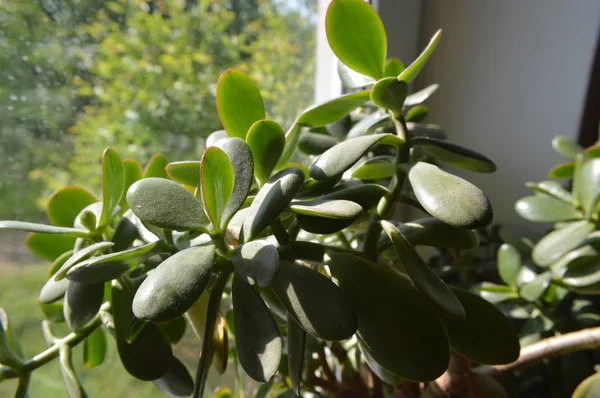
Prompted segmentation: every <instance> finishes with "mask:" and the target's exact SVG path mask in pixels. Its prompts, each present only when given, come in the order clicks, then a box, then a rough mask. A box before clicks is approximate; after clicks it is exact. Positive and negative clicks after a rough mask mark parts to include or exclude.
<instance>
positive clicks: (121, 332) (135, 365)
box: [111, 280, 173, 380]
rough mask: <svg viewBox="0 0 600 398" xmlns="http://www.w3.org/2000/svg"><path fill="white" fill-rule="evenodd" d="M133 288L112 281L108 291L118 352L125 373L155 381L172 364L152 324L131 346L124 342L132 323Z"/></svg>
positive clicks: (165, 342) (162, 338) (161, 336)
mask: <svg viewBox="0 0 600 398" xmlns="http://www.w3.org/2000/svg"><path fill="white" fill-rule="evenodd" d="M134 294H135V286H134V285H133V284H132V283H128V284H127V285H124V284H123V281H119V280H114V281H113V282H112V290H111V309H112V313H113V319H114V324H115V339H116V341H117V350H118V352H119V357H120V358H121V362H122V363H123V366H124V367H125V370H127V372H129V374H131V375H132V376H133V377H135V378H137V379H140V380H156V379H158V378H160V377H162V376H163V375H165V373H166V372H167V370H168V369H169V366H170V364H171V362H172V360H173V352H172V349H171V344H170V343H169V341H168V340H167V338H166V337H165V336H164V334H163V333H162V332H161V331H160V330H159V329H158V325H154V324H152V323H149V324H147V325H146V326H145V327H144V331H143V333H140V335H139V336H138V337H137V338H136V339H135V340H134V341H133V342H132V343H128V342H127V336H128V333H129V326H130V325H131V322H132V321H133V319H134V315H133V312H132V309H131V307H132V302H133V296H134Z"/></svg>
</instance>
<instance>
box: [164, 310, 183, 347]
mask: <svg viewBox="0 0 600 398" xmlns="http://www.w3.org/2000/svg"><path fill="white" fill-rule="evenodd" d="M159 327H160V330H162V331H163V333H165V334H166V335H167V337H168V339H169V341H170V342H171V344H173V345H175V344H177V343H179V342H180V341H181V339H182V338H183V336H184V335H185V331H186V328H187V322H186V320H185V318H184V317H182V316H180V317H179V318H175V319H173V320H172V321H171V322H167V323H161V324H160V325H159Z"/></svg>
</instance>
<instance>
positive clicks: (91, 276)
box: [66, 242, 158, 283]
mask: <svg viewBox="0 0 600 398" xmlns="http://www.w3.org/2000/svg"><path fill="white" fill-rule="evenodd" d="M157 243H158V242H152V243H147V244H145V245H141V246H136V247H132V248H131V249H128V250H124V251H122V252H115V253H109V254H105V255H102V256H97V257H92V258H89V259H87V260H84V261H81V262H79V263H77V264H75V265H73V267H71V268H70V269H69V270H68V271H67V274H66V276H67V278H68V279H69V280H71V281H75V282H83V283H98V282H108V281H110V280H113V279H115V278H118V277H119V276H121V275H123V274H124V273H125V272H127V271H129V269H130V267H129V263H130V262H131V261H133V260H137V259H141V258H143V257H145V256H149V254H150V253H151V252H152V250H153V249H154V248H155V247H156V245H157Z"/></svg>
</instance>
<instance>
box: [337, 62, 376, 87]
mask: <svg viewBox="0 0 600 398" xmlns="http://www.w3.org/2000/svg"><path fill="white" fill-rule="evenodd" d="M337 71H338V76H339V77H340V80H341V81H342V85H343V86H344V87H346V88H349V89H353V88H363V87H366V86H369V85H371V84H373V83H375V79H373V78H372V77H369V76H365V75H362V74H360V73H358V72H355V71H353V70H352V69H350V68H348V67H347V66H346V65H344V63H343V62H341V61H339V60H338V64H337Z"/></svg>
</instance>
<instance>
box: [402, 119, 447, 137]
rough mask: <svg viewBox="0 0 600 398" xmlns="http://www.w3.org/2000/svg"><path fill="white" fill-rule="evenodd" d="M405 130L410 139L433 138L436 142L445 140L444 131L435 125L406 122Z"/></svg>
mask: <svg viewBox="0 0 600 398" xmlns="http://www.w3.org/2000/svg"><path fill="white" fill-rule="evenodd" d="M406 129H407V130H408V135H409V136H410V137H423V138H435V139H438V140H445V139H446V138H447V136H446V133H445V132H444V130H443V129H442V128H441V127H440V126H438V125H437V124H431V123H427V124H424V123H414V122H406Z"/></svg>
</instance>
